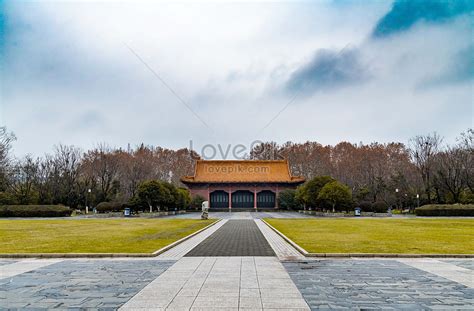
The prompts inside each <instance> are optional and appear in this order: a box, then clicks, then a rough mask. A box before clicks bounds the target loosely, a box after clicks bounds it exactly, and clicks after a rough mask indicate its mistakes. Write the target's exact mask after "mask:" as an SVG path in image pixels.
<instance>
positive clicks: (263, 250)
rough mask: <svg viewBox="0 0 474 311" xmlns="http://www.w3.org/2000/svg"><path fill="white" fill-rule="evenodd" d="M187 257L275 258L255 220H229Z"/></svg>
mask: <svg viewBox="0 0 474 311" xmlns="http://www.w3.org/2000/svg"><path fill="white" fill-rule="evenodd" d="M185 256H187V257H189V256H194V257H196V256H197V257H201V256H275V253H274V251H273V249H272V248H271V246H270V245H269V244H268V242H267V240H266V239H265V237H264V236H263V234H262V232H261V231H260V230H259V228H258V227H257V225H256V224H255V222H254V220H252V219H249V220H229V221H227V222H226V223H225V224H224V225H223V226H222V227H220V228H219V229H218V230H217V231H216V232H214V233H213V234H212V235H211V236H209V237H208V238H207V239H205V240H204V241H202V242H201V243H200V244H199V245H198V246H196V247H195V248H193V249H192V250H191V251H190V252H189V253H187V254H186V255H185Z"/></svg>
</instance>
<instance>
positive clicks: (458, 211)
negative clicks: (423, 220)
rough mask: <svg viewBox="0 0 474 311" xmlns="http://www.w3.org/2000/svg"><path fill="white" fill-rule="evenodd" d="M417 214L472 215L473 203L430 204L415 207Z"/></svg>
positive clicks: (473, 210)
mask: <svg viewBox="0 0 474 311" xmlns="http://www.w3.org/2000/svg"><path fill="white" fill-rule="evenodd" d="M415 213H416V215H417V216H474V204H465V205H463V204H430V205H423V206H422V207H419V208H417V209H415Z"/></svg>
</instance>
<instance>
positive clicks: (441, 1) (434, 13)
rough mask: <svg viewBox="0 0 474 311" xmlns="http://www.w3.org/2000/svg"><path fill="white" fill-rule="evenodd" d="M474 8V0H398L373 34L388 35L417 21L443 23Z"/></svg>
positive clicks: (398, 31) (408, 27) (379, 22)
mask: <svg viewBox="0 0 474 311" xmlns="http://www.w3.org/2000/svg"><path fill="white" fill-rule="evenodd" d="M473 10H474V1H472V0H429V1H427V0H396V1H395V2H394V3H393V6H392V8H391V10H390V11H389V12H388V13H387V14H385V15H384V16H383V17H382V18H381V19H380V20H379V21H378V23H377V25H376V26H375V28H374V30H373V33H372V36H373V37H375V38H381V37H387V36H390V35H392V34H395V33H400V32H403V31H406V30H408V29H410V28H411V27H413V26H414V25H415V24H416V23H417V22H421V21H424V22H427V23H432V24H436V23H443V22H446V21H448V20H450V19H452V18H454V17H456V16H459V15H462V14H466V13H470V12H472V11H473Z"/></svg>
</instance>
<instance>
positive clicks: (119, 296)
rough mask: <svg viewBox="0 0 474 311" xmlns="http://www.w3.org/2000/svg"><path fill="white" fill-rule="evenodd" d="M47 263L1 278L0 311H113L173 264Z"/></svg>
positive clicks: (104, 261)
mask: <svg viewBox="0 0 474 311" xmlns="http://www.w3.org/2000/svg"><path fill="white" fill-rule="evenodd" d="M48 262H50V264H49V265H46V266H43V267H41V268H38V269H35V270H31V271H28V272H25V273H22V274H19V275H16V276H13V277H10V278H4V279H1V280H0V306H1V307H0V308H6V309H15V308H20V309H23V308H26V309H29V308H30V309H31V308H35V309H55V308H59V309H64V308H68V309H74V308H77V309H81V308H82V309H85V308H93V309H98V308H100V309H107V308H109V309H111V310H115V309H117V308H118V307H119V306H120V305H122V304H123V303H125V302H126V301H128V300H129V299H130V298H131V297H132V296H134V295H135V294H136V293H137V292H139V291H140V290H141V289H142V288H143V287H144V286H145V285H147V284H148V283H150V282H151V281H152V280H154V279H155V278H156V277H157V276H159V275H160V274H161V273H162V272H163V271H164V270H166V269H167V268H168V267H170V266H171V265H172V264H173V263H174V261H166V260H161V261H160V260H127V261H126V260H81V261H76V260H64V261H61V262H56V263H54V261H53V260H48ZM3 267H5V266H3ZM3 267H2V268H3Z"/></svg>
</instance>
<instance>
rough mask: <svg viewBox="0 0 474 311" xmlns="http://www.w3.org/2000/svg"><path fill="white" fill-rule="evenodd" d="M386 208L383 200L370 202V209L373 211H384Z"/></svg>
mask: <svg viewBox="0 0 474 311" xmlns="http://www.w3.org/2000/svg"><path fill="white" fill-rule="evenodd" d="M387 210H388V205H387V203H385V202H383V201H377V202H374V203H372V211H373V212H375V213H386V212H387Z"/></svg>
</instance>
